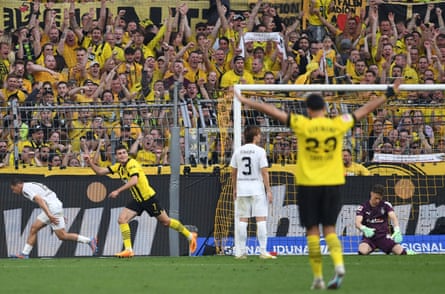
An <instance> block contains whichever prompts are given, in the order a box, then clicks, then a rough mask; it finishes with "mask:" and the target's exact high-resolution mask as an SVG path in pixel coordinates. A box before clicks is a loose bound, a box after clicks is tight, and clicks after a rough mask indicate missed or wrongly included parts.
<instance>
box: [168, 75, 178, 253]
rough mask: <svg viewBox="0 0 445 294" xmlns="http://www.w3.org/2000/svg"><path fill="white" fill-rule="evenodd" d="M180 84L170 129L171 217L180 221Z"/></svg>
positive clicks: (173, 243) (173, 245) (174, 240)
mask: <svg viewBox="0 0 445 294" xmlns="http://www.w3.org/2000/svg"><path fill="white" fill-rule="evenodd" d="M179 86H180V84H179V82H175V85H174V93H173V126H172V127H170V134H171V138H170V155H169V161H170V170H171V172H170V193H169V194H170V211H169V215H170V217H172V218H174V219H179V180H180V179H179V170H180V165H181V162H180V154H181V150H180V147H179V127H178V88H179ZM168 237H169V240H170V241H169V247H170V256H179V236H178V232H176V231H175V230H169V234H168Z"/></svg>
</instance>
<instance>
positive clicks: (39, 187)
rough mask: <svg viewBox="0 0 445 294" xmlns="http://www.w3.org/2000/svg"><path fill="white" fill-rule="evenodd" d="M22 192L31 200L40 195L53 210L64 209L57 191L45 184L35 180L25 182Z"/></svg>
mask: <svg viewBox="0 0 445 294" xmlns="http://www.w3.org/2000/svg"><path fill="white" fill-rule="evenodd" d="M22 194H23V196H24V197H25V198H27V199H29V200H31V201H34V197H36V196H40V197H41V198H42V199H43V201H45V203H46V205H47V206H48V209H49V210H50V211H51V212H59V211H60V210H61V209H62V206H63V204H62V202H61V201H60V200H59V198H57V195H56V193H55V192H54V191H53V190H51V189H50V188H48V187H47V186H46V185H44V184H41V183H35V182H26V183H23V190H22Z"/></svg>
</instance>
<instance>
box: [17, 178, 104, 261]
mask: <svg viewBox="0 0 445 294" xmlns="http://www.w3.org/2000/svg"><path fill="white" fill-rule="evenodd" d="M11 190H12V192H13V193H14V194H17V195H23V196H24V197H25V198H27V199H29V200H31V201H33V202H35V203H37V204H38V205H39V206H40V208H41V209H42V213H40V214H39V215H38V216H37V219H36V220H35V221H34V223H33V224H32V226H31V230H30V233H29V236H28V240H27V241H26V244H25V247H24V249H23V251H22V252H21V253H19V254H14V255H11V256H10V257H12V258H20V259H27V258H29V254H30V253H31V250H32V248H33V247H34V244H35V243H36V241H37V233H38V232H39V231H40V230H41V229H43V228H44V227H45V226H47V225H50V226H51V228H52V229H53V231H54V233H55V234H56V236H57V238H59V240H63V241H76V242H80V243H84V244H88V245H89V246H90V248H91V250H92V251H93V255H97V253H98V247H97V239H96V238H88V237H85V236H82V235H79V234H75V233H67V232H66V230H65V218H64V216H63V204H62V202H61V201H60V200H59V198H58V197H57V195H56V193H55V192H54V191H52V190H51V189H49V188H48V187H47V186H45V185H44V184H41V183H36V182H23V181H22V180H20V179H13V180H12V181H11Z"/></svg>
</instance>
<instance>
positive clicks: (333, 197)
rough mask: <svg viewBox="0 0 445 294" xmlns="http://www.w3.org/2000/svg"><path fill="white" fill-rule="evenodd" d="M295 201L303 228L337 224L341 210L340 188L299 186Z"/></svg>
mask: <svg viewBox="0 0 445 294" xmlns="http://www.w3.org/2000/svg"><path fill="white" fill-rule="evenodd" d="M297 201H298V209H299V212H300V222H301V225H302V226H303V227H305V228H309V227H312V226H318V225H320V224H321V225H324V226H331V225H335V224H336V223H337V216H338V213H339V212H340V208H341V197H340V186H299V187H298V194H297Z"/></svg>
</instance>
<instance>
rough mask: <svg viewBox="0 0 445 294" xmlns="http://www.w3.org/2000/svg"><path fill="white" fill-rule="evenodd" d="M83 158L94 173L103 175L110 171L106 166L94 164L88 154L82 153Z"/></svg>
mask: <svg viewBox="0 0 445 294" xmlns="http://www.w3.org/2000/svg"><path fill="white" fill-rule="evenodd" d="M83 160H84V161H85V162H86V163H88V165H89V166H90V167H91V169H92V170H94V172H95V173H96V175H99V176H103V175H106V174H109V173H110V170H109V169H108V168H106V167H100V166H98V165H96V164H95V163H94V160H93V159H92V158H91V156H90V154H83Z"/></svg>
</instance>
